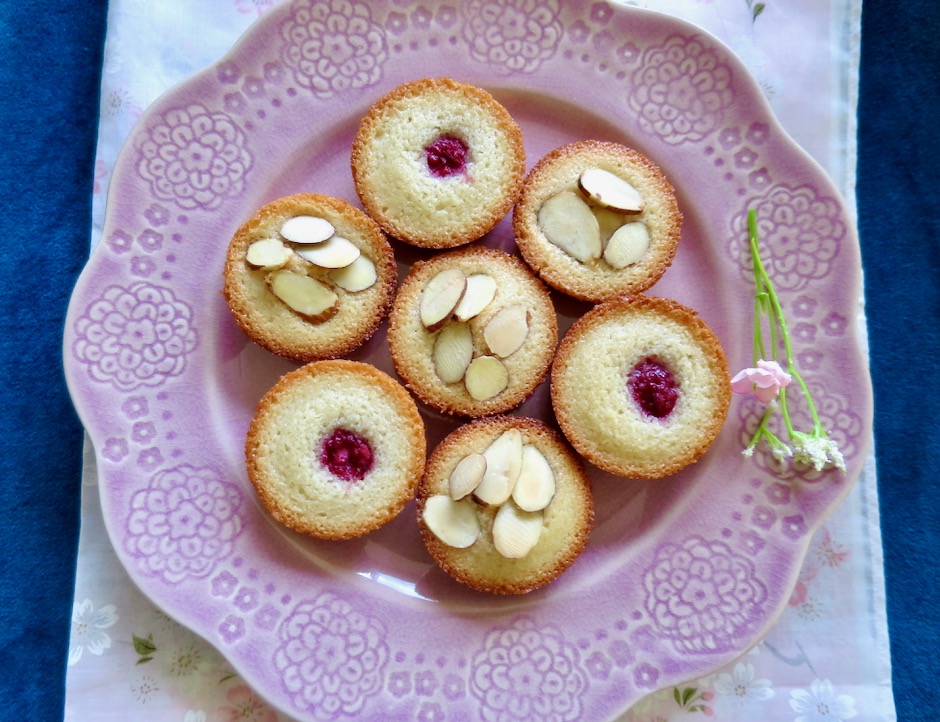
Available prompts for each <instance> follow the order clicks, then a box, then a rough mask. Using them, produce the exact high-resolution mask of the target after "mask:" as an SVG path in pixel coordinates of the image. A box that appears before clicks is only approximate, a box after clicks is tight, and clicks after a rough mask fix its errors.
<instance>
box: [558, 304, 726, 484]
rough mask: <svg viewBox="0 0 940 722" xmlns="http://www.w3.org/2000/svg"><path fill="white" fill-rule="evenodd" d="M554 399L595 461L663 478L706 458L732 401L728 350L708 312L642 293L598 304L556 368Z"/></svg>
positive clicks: (561, 419)
mask: <svg viewBox="0 0 940 722" xmlns="http://www.w3.org/2000/svg"><path fill="white" fill-rule="evenodd" d="M551 391H552V406H553V407H554V409H555V416H556V417H557V419H558V423H559V425H560V426H561V429H562V431H563V432H564V434H565V436H567V437H568V440H569V441H570V442H571V444H572V446H574V448H575V449H576V450H577V451H578V452H579V453H580V454H581V455H582V456H584V457H585V458H586V459H587V460H588V461H590V462H591V463H593V464H594V465H596V466H598V467H600V468H601V469H603V470H605V471H609V472H610V473H612V474H618V475H620V476H626V477H631V478H643V479H655V478H660V477H663V476H667V475H669V474H673V473H675V472H677V471H679V470H680V469H682V468H684V467H685V466H687V465H688V464H691V463H692V462H694V461H697V460H698V459H699V458H700V457H701V456H702V454H704V453H705V451H706V450H707V449H708V447H709V446H710V445H711V443H712V441H714V439H715V437H716V436H717V435H718V432H719V431H720V430H721V427H722V425H723V424H724V421H725V417H726V416H727V414H728V406H729V404H730V403H731V382H730V378H729V376H728V364H727V361H726V360H725V355H724V351H723V350H722V348H721V344H720V343H719V341H718V338H717V336H716V335H715V334H714V332H713V331H712V330H711V329H710V328H709V327H708V326H707V325H706V324H705V322H704V321H703V320H702V319H701V318H699V316H698V314H696V313H695V311H693V310H692V309H690V308H687V307H685V306H683V305H681V304H679V303H676V302H675V301H671V300H669V299H665V298H654V297H651V296H643V295H637V296H635V297H633V298H628V297H620V298H614V299H610V300H609V301H606V302H604V303H601V304H599V305H597V306H595V307H594V308H593V309H591V310H590V311H588V312H587V313H586V314H585V315H584V316H582V317H581V318H580V319H579V320H578V321H576V322H575V324H574V325H573V326H572V327H571V328H570V329H569V331H568V332H567V333H566V334H565V337H564V338H563V339H562V341H561V343H560V344H559V346H558V353H557V354H556V356H555V362H554V366H553V368H552V380H551Z"/></svg>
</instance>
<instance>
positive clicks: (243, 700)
mask: <svg viewBox="0 0 940 722" xmlns="http://www.w3.org/2000/svg"><path fill="white" fill-rule="evenodd" d="M225 701H226V703H227V704H225V705H224V706H222V707H219V709H218V710H217V711H216V714H217V715H218V717H216V719H218V720H220V721H221V722H277V720H278V717H277V712H275V711H274V710H273V709H272V708H271V707H269V706H268V705H267V704H266V703H265V702H264V700H262V699H261V698H260V697H259V696H258V695H256V694H255V693H254V692H252V691H251V690H250V689H249V688H248V686H247V685H244V684H236V685H234V686H232V687H229V689H228V690H227V691H226V692H225Z"/></svg>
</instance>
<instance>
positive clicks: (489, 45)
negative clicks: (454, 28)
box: [461, 0, 562, 73]
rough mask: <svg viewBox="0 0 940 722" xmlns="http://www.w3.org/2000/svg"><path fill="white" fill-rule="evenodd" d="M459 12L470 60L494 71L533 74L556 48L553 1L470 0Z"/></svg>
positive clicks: (557, 37)
mask: <svg viewBox="0 0 940 722" xmlns="http://www.w3.org/2000/svg"><path fill="white" fill-rule="evenodd" d="M461 9H462V11H463V14H464V26H463V35H464V39H465V40H466V41H467V43H468V45H469V49H470V55H471V57H472V58H473V59H474V60H477V61H479V62H481V63H486V64H488V65H490V66H492V67H493V68H494V69H495V70H497V71H500V70H502V71H506V72H514V73H518V72H522V73H531V72H534V71H535V70H536V69H537V68H538V67H539V66H540V65H541V64H542V62H543V61H544V60H546V59H547V58H550V57H551V56H552V55H554V54H555V52H556V51H557V49H558V43H559V42H560V40H561V37H562V26H561V21H560V19H559V16H560V14H561V11H560V9H559V3H558V1H557V0H501V1H497V0H471V1H470V2H466V3H462V4H461Z"/></svg>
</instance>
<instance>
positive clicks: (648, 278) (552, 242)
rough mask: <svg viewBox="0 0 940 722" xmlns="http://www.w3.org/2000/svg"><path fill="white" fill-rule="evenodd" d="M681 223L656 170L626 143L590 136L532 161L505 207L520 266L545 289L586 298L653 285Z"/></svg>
mask: <svg viewBox="0 0 940 722" xmlns="http://www.w3.org/2000/svg"><path fill="white" fill-rule="evenodd" d="M681 226H682V214H681V213H680V212H679V207H678V204H677V203H676V197H675V193H674V191H673V188H672V186H671V185H670V183H669V181H668V180H666V177H665V176H664V175H663V173H662V171H661V170H660V169H659V167H658V166H656V165H655V164H654V163H653V162H652V161H651V160H649V159H648V158H647V157H645V156H644V155H642V154H641V153H639V152H638V151H636V150H634V149H632V148H627V147H626V146H623V145H620V144H617V143H611V142H602V141H596V140H585V141H580V142H577V143H571V144H569V145H564V146H561V147H560V148H556V149H555V150H553V151H552V152H550V153H549V154H547V155H546V156H545V157H543V158H542V159H541V160H539V162H538V163H536V164H535V166H534V167H533V168H532V170H531V171H530V172H529V174H528V176H526V179H525V183H524V184H523V187H522V191H521V193H520V194H519V201H518V203H517V204H516V207H515V209H514V211H513V232H514V233H515V236H516V243H517V244H518V246H519V250H520V252H521V253H522V257H523V259H525V261H526V263H528V264H529V266H531V268H532V269H533V270H534V271H535V273H536V274H537V275H538V276H539V277H540V278H542V280H544V281H545V282H546V283H548V284H549V285H550V286H552V287H554V288H556V289H558V290H559V291H562V292H564V293H567V294H569V295H571V296H574V297H576V298H580V299H583V300H586V301H602V300H604V299H606V298H611V297H612V296H615V295H619V294H623V293H638V292H641V291H645V290H646V289H648V288H649V287H650V286H652V285H653V284H654V283H656V281H658V280H659V279H660V278H661V277H662V275H663V273H665V271H666V269H667V268H668V267H669V265H670V264H671V263H672V260H673V257H674V256H675V253H676V246H677V245H678V243H679V233H680V230H681Z"/></svg>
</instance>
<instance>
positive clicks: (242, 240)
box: [223, 194, 398, 362]
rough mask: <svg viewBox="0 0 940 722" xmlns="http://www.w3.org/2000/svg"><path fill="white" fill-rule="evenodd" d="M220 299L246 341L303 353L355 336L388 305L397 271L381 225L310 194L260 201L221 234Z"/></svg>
mask: <svg viewBox="0 0 940 722" xmlns="http://www.w3.org/2000/svg"><path fill="white" fill-rule="evenodd" d="M224 282H225V285H224V289H223V293H224V296H225V300H226V302H227V303H228V306H229V309H230V310H231V312H232V315H233V316H234V317H235V321H236V322H237V323H238V325H239V326H240V327H241V328H242V330H243V331H244V332H245V333H246V334H248V336H249V337H251V339H252V340H254V341H255V342H256V343H258V344H260V345H261V346H263V347H264V348H266V349H268V350H269V351H271V352H272V353H276V354H278V355H279V356H283V357H285V358H289V359H292V360H294V361H299V362H305V361H312V360H316V359H326V358H336V357H337V356H343V355H345V354H347V353H349V352H351V351H353V350H355V349H356V348H358V347H359V346H361V345H362V344H363V343H365V341H366V340H368V339H369V337H370V336H372V334H373V333H375V331H376V329H377V328H378V327H379V324H380V323H381V322H382V319H383V318H385V314H386V313H387V312H388V309H389V306H390V305H391V302H392V298H393V296H394V295H395V287H396V285H397V283H398V270H397V266H396V264H395V256H394V254H393V252H392V247H391V244H390V243H389V242H388V239H387V238H386V237H385V235H384V234H383V233H382V229H381V228H380V227H379V226H378V224H376V223H375V221H373V220H372V219H371V218H369V217H368V216H367V215H366V214H365V213H363V212H362V211H360V210H359V209H358V208H356V207H354V206H352V205H350V204H349V203H347V202H346V201H343V200H340V199H339V198H333V197H330V196H325V195H318V194H299V195H292V196H287V197H284V198H280V199H278V200H275V201H273V202H272V203H268V204H267V205H265V206H264V207H262V208H261V209H260V210H259V211H258V212H257V213H256V214H255V215H254V216H253V217H252V218H250V219H249V220H248V221H247V222H246V223H244V224H243V225H242V226H241V228H239V229H238V231H237V232H236V233H235V236H234V237H233V238H232V241H231V242H230V243H229V247H228V255H227V257H226V260H225V271H224Z"/></svg>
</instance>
